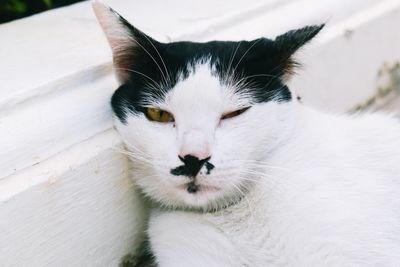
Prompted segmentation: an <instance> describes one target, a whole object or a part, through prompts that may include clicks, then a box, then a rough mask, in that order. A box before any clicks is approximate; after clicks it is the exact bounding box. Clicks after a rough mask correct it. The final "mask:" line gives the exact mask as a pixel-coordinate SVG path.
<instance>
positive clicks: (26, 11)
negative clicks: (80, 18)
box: [0, 0, 82, 23]
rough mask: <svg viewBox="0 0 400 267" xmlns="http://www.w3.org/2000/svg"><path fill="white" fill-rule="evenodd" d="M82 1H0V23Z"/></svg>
mask: <svg viewBox="0 0 400 267" xmlns="http://www.w3.org/2000/svg"><path fill="white" fill-rule="evenodd" d="M80 1H82V0H0V23H4V22H8V21H11V20H14V19H19V18H23V17H26V16H30V15H32V14H35V13H39V12H42V11H46V10H49V9H52V8H56V7H61V6H65V5H69V4H73V3H76V2H80Z"/></svg>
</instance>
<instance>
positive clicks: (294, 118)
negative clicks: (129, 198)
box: [93, 2, 400, 267]
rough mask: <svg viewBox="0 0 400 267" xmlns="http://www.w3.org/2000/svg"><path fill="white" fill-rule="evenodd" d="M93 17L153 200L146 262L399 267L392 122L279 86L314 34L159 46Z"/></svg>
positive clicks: (106, 16) (136, 172) (398, 172)
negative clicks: (305, 101) (325, 109)
mask: <svg viewBox="0 0 400 267" xmlns="http://www.w3.org/2000/svg"><path fill="white" fill-rule="evenodd" d="M93 7H94V10H95V13H96V15H97V18H98V19H99V22H100V24H101V26H102V28H103V30H104V32H105V34H106V36H107V38H108V41H109V43H110V45H111V48H112V51H113V56H114V64H115V69H116V72H117V75H118V78H119V80H120V82H121V85H120V87H119V88H118V90H117V91H116V92H115V94H114V95H113V97H112V101H111V103H112V107H113V110H114V112H115V115H116V127H117V129H118V131H119V133H120V135H121V137H122V139H123V141H124V142H125V144H126V147H127V149H128V150H129V151H130V152H129V154H130V156H131V159H132V161H133V179H134V181H135V183H136V184H137V185H138V186H139V187H140V189H141V190H142V191H143V193H144V194H145V195H146V196H148V197H149V198H151V199H152V200H153V201H154V203H156V205H155V208H154V210H152V213H151V217H150V221H149V228H148V236H149V244H150V248H151V252H152V253H153V254H154V259H155V264H156V265H157V266H161V267H179V266H192V267H195V266H199V267H200V266H201V267H204V266H208V267H212V266H215V267H224V266H250V267H264V266H296V267H298V266H307V267H309V266H341V267H343V266H400V124H399V122H398V121H396V120H395V119H394V118H391V117H388V116H383V115H377V114H368V115H357V116H350V115H343V116H333V115H330V114H325V113H321V112H318V111H315V110H312V109H310V108H307V107H305V106H303V105H301V104H299V103H298V102H296V101H294V100H293V95H292V93H291V92H290V91H289V89H288V87H287V86H286V85H285V77H287V76H288V75H289V74H290V73H291V71H292V68H293V67H294V66H295V65H296V63H295V62H294V61H293V59H292V55H293V54H294V53H295V52H296V50H298V49H299V48H300V47H301V46H302V45H304V44H305V43H307V42H308V41H309V40H310V39H312V38H313V37H314V36H315V35H316V34H317V33H318V32H319V31H320V30H321V28H322V25H321V26H309V27H305V28H302V29H299V30H293V31H289V32H287V33H285V34H283V35H280V36H278V37H277V38H276V39H274V40H270V39H267V38H259V39H256V40H253V41H241V42H230V41H226V42H220V41H214V42H207V43H195V42H173V43H160V42H157V41H156V40H154V39H152V38H151V37H149V36H146V35H145V34H144V33H143V32H141V31H139V30H137V29H136V28H134V27H133V26H132V25H130V24H129V23H128V22H127V21H126V20H125V19H123V18H122V17H120V16H119V15H118V14H117V13H116V12H114V11H113V10H112V9H110V8H108V7H106V6H104V5H103V4H101V3H99V2H93Z"/></svg>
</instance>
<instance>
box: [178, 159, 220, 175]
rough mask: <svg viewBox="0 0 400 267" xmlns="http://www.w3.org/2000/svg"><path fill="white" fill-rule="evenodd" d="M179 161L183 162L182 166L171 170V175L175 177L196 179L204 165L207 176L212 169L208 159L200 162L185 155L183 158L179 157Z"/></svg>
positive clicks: (212, 166)
mask: <svg viewBox="0 0 400 267" xmlns="http://www.w3.org/2000/svg"><path fill="white" fill-rule="evenodd" d="M179 159H180V160H181V161H182V162H183V165H182V166H179V167H176V168H175V169H172V170H171V174H173V175H176V176H179V175H185V176H188V177H196V175H197V174H198V173H199V171H200V170H201V168H202V167H203V166H204V165H205V166H206V169H207V174H210V172H211V170H212V169H214V165H213V164H211V163H210V162H208V161H209V160H210V157H208V158H205V159H202V160H200V159H198V158H197V157H194V156H192V155H187V156H185V157H184V158H182V157H181V156H179Z"/></svg>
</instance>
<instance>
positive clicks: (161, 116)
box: [145, 108, 174, 122]
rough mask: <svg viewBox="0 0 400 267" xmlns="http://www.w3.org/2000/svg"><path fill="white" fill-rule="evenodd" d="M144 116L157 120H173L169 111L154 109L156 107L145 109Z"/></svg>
mask: <svg viewBox="0 0 400 267" xmlns="http://www.w3.org/2000/svg"><path fill="white" fill-rule="evenodd" d="M145 114H146V117H147V118H148V119H149V120H151V121H158V122H173V121H174V116H172V114H171V113H169V112H168V111H165V110H161V109H156V108H147V109H146V113H145Z"/></svg>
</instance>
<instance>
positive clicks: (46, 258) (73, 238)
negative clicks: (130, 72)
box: [0, 131, 145, 267]
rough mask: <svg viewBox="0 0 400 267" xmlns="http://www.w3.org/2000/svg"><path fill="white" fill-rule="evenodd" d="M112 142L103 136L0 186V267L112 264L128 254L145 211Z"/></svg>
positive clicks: (115, 141)
mask: <svg viewBox="0 0 400 267" xmlns="http://www.w3.org/2000/svg"><path fill="white" fill-rule="evenodd" d="M118 142H119V141H118V138H117V137H116V136H115V133H114V132H113V131H108V132H105V133H103V134H100V135H98V136H97V137H95V138H92V139H91V140H88V141H85V142H82V143H80V144H79V145H77V146H74V147H72V148H71V149H67V150H65V151H64V152H63V153H61V154H59V155H57V156H55V157H53V158H52V159H49V160H47V161H45V162H42V163H40V164H38V165H36V166H34V167H32V168H30V169H27V170H24V171H21V172H18V173H17V174H14V175H12V176H10V177H8V178H7V179H6V180H4V181H2V183H1V186H0V214H1V217H0V236H1V239H0V265H1V266H18V267H21V266H117V264H118V262H119V261H120V259H121V257H123V256H124V255H125V254H126V253H128V252H130V251H131V250H132V249H134V248H135V241H136V240H137V238H138V237H139V236H140V235H141V233H142V231H143V227H142V226H143V224H142V223H143V221H142V219H143V216H144V214H145V212H144V210H143V205H142V204H141V200H140V198H138V196H137V194H136V192H135V190H134V188H133V185H132V182H131V179H130V177H129V174H128V171H127V170H128V167H127V160H126V159H124V157H122V156H121V154H120V153H119V152H118V151H116V150H115V149H114V146H118Z"/></svg>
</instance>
